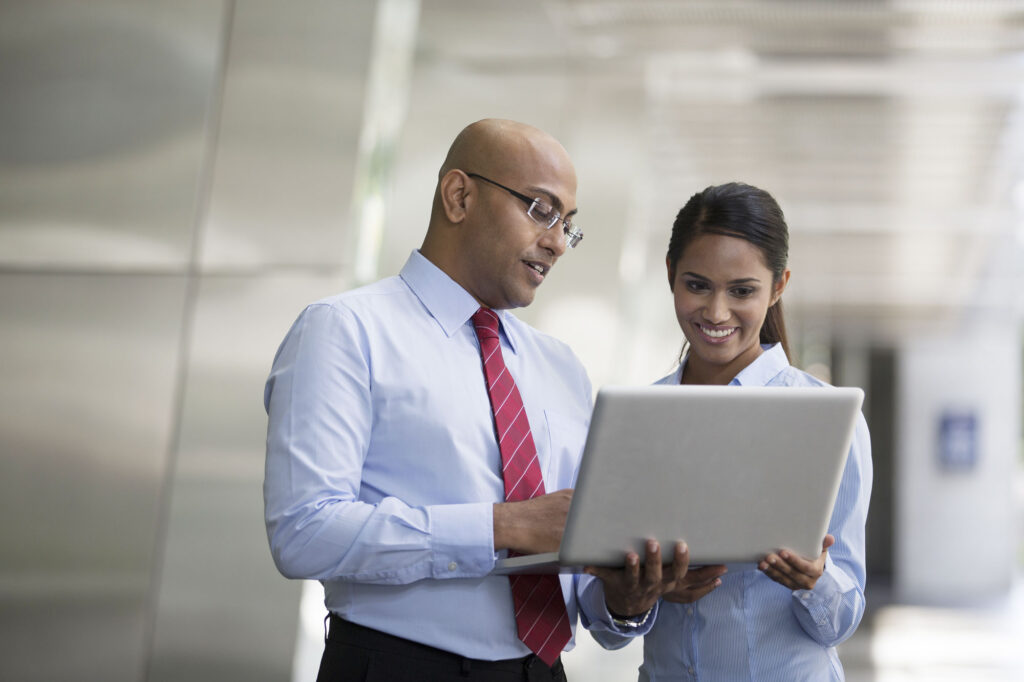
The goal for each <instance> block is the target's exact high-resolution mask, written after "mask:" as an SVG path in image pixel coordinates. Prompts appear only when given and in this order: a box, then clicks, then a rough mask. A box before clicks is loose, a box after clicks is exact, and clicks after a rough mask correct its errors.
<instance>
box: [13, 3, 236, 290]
mask: <svg viewBox="0 0 1024 682" xmlns="http://www.w3.org/2000/svg"><path fill="white" fill-rule="evenodd" d="M223 7H224V5H223V3H220V2H203V1H202V0H161V1H157V2H146V3H134V2H113V1H109V0H107V1H97V2H89V3H82V2H75V1H74V0H63V1H58V0H43V1H42V2H8V3H2V4H0V93H3V94H2V96H0V266H4V265H6V266H17V267H19V268H32V267H50V268H68V267H74V268H81V267H89V268H97V267H98V268H104V269H107V268H116V269H121V270H125V269H128V270H131V271H140V270H147V269H152V268H160V269H163V270H166V269H168V268H176V269H180V268H183V267H184V266H185V264H186V263H187V261H188V256H189V253H190V251H191V249H192V235H193V229H192V228H193V226H194V224H195V208H196V188H197V176H198V173H199V169H200V166H201V164H202V162H203V149H204V144H205V140H206V137H205V129H204V125H205V118H206V116H207V110H208V107H209V103H210V98H211V95H212V94H213V93H212V90H213V88H214V87H215V84H216V78H215V76H216V63H217V54H218V44H219V39H220V32H221V27H222V18H223Z"/></svg>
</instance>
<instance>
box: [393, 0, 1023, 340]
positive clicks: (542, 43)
mask: <svg viewBox="0 0 1024 682" xmlns="http://www.w3.org/2000/svg"><path fill="white" fill-rule="evenodd" d="M416 41H417V43H416V50H415V56H414V59H415V66H414V71H413V78H412V86H411V87H412V94H411V98H410V105H409V111H408V120H407V124H406V128H405V131H404V132H403V144H404V145H406V147H407V149H408V148H410V147H411V148H416V149H418V150H419V151H422V153H423V156H422V157H420V158H421V160H420V159H419V158H418V159H417V160H420V163H421V164H426V168H427V169H429V171H430V172H431V173H432V172H434V171H436V160H435V159H439V158H440V156H438V155H436V154H435V155H434V156H433V157H431V156H430V154H433V153H434V152H433V151H431V152H430V153H428V151H427V150H428V149H430V150H433V149H435V148H441V147H443V146H445V145H446V144H447V141H448V140H450V134H449V133H448V130H449V129H450V128H451V120H452V116H453V110H465V111H466V112H467V116H466V117H465V118H464V119H461V120H472V119H473V118H475V117H478V116H477V114H479V116H485V115H508V116H511V117H518V118H526V119H527V120H530V121H531V122H534V123H537V124H538V125H540V126H541V127H546V128H547V129H549V130H551V131H552V132H553V133H555V134H556V136H558V137H560V138H561V139H562V140H563V141H564V142H565V143H566V146H567V147H569V149H570V152H571V153H572V154H573V156H574V158H575V159H576V161H577V169H578V171H579V176H580V193H579V200H580V210H581V217H580V222H581V223H582V224H584V225H585V226H586V229H587V232H588V238H587V239H586V240H584V242H583V245H582V247H581V249H580V251H579V253H578V254H571V255H570V256H569V257H567V258H566V259H563V264H565V265H564V269H565V270H567V271H569V272H568V274H567V273H565V272H563V273H562V276H564V277H566V279H565V280H555V279H553V281H552V286H551V288H561V287H564V291H566V292H575V293H576V294H579V293H580V292H581V291H592V292H595V293H601V292H604V293H603V294H602V295H604V296H605V297H607V296H612V295H616V296H618V297H619V298H620V299H621V297H622V295H623V291H626V292H632V295H633V296H636V295H638V294H639V295H643V293H644V292H646V291H653V290H655V289H657V290H661V289H664V288H665V287H664V275H663V270H662V268H663V265H662V263H663V259H664V249H665V246H666V244H667V240H668V231H669V229H670V226H671V221H672V218H673V217H674V215H675V212H676V211H678V209H679V207H680V206H681V205H682V204H683V203H684V202H685V201H686V199H687V198H688V197H689V196H690V195H691V194H692V193H694V192H695V191H698V190H700V189H702V188H703V187H705V186H707V185H709V184H716V183H719V182H725V181H729V180H742V181H746V182H749V183H751V184H755V185H758V186H761V187H763V188H765V189H767V190H769V191H770V192H772V193H773V194H774V195H775V196H776V198H778V199H779V201H780V203H781V205H782V207H783V209H784V210H785V211H786V214H787V217H788V220H789V224H790V229H791V234H792V238H791V266H792V268H793V270H794V279H793V284H792V287H791V290H790V292H789V293H788V294H787V302H788V304H789V309H790V314H792V315H795V316H797V317H801V316H804V317H807V316H809V315H810V314H813V315H814V317H815V318H816V319H818V320H826V321H827V324H828V326H829V328H830V329H832V330H833V332H836V333H858V334H861V335H864V334H867V335H868V336H871V337H892V336H894V335H895V336H899V335H901V334H903V333H906V332H911V331H918V330H920V329H921V325H922V324H924V325H928V324H934V323H935V322H936V321H941V320H949V319H951V318H959V317H962V313H963V312H964V311H965V310H968V309H974V308H980V309H982V310H983V311H984V310H991V309H999V308H1000V307H1003V308H1004V309H1005V307H1006V306H1009V307H1010V309H1011V310H1013V309H1015V310H1016V312H1015V313H1014V314H1017V315H1020V314H1021V313H1022V312H1024V307H1022V306H1021V304H1020V303H1019V302H1020V300H1021V296H1020V294H1019V293H1018V289H1019V285H1020V283H1021V281H1022V276H1024V268H1022V266H1021V254H1022V247H1021V242H1022V239H1021V234H1022V232H1021V229H1020V228H1019V227H1018V223H1019V218H1018V217H1017V216H1018V214H1019V211H1018V210H1017V207H1016V206H1015V204H1014V196H1015V195H1016V196H1018V197H1024V191H1022V190H1021V189H1019V188H1020V187H1022V185H1021V181H1022V179H1024V168H1022V160H1024V155H1022V151H1024V131H1022V119H1021V96H1022V94H1024V58H1022V54H1024V53H1022V49H1024V2H1020V1H994V0H963V1H959V2H958V1H955V0H943V1H937V0H935V1H929V2H913V1H904V2H867V1H857V0H853V1H845V2H832V1H828V0H823V1H813V0H807V1H793V0H790V1H778V2H776V1H770V0H762V1H753V0H746V1H740V2H728V1H726V0H709V1H701V0H693V1H676V2H673V1H669V0H661V1H653V0H650V1H644V0H640V1H625V0H622V1H600V0H595V1H591V0H568V1H561V2H559V1H555V0H550V1H547V2H545V1H536V2H522V3H516V4H514V5H513V4H510V3H505V2H496V1H493V0H487V1H485V2H474V3H463V2H458V1H456V0H427V1H425V2H423V3H422V5H421V7H420V18H419V31H418V35H417V38H416ZM439 130H443V131H444V134H443V135H440V136H439ZM452 133H454V130H453V131H452ZM419 138H423V139H419ZM410 154H413V155H414V152H409V151H407V152H406V159H407V160H409V159H410V158H411V157H410ZM416 181H417V182H418V181H419V178H417V179H416ZM409 182H412V179H411V178H409ZM401 183H402V178H399V179H398V186H399V189H401V188H402V184H401ZM424 205H425V204H423V203H418V204H417V205H416V207H415V208H416V210H417V211H420V209H421V208H422V206H424ZM398 215H399V216H403V215H404V214H402V211H401V209H399V210H398ZM414 215H415V216H421V213H415V212H410V213H409V214H407V216H406V217H407V218H409V219H411V218H412V216H414ZM409 222H410V220H408V219H407V220H403V221H396V222H395V226H396V229H398V230H401V229H408V230H412V232H411V234H419V233H421V231H422V227H423V219H422V217H419V218H417V219H415V220H412V224H411V225H409ZM401 225H406V226H407V227H404V228H403V227H400V226H401ZM399 251H400V253H396V254H395V255H394V257H393V258H394V259H395V260H397V259H404V256H405V254H406V253H407V250H406V249H405V248H401V249H399ZM569 258H572V259H577V258H579V259H581V260H584V259H585V260H586V263H587V264H586V266H584V265H583V264H582V263H575V262H574V263H572V264H570V263H569ZM385 260H386V258H385ZM563 264H560V265H559V268H563ZM612 269H613V271H614V272H615V274H616V275H617V277H615V278H609V277H608V273H609V270H612ZM556 282H558V283H557V284H556ZM615 292H617V293H615ZM539 300H540V299H539ZM657 305H658V306H660V305H661V303H660V302H659V303H658V304H657ZM664 312H665V311H664V310H661V309H660V308H659V309H658V312H657V313H656V314H657V315H658V316H660V317H665V316H664ZM619 314H620V317H621V316H622V305H619ZM653 314H655V313H652V315H653ZM627 317H628V316H627ZM669 322H671V320H669ZM865 330H867V331H865ZM667 331H668V330H667V329H666V333H667Z"/></svg>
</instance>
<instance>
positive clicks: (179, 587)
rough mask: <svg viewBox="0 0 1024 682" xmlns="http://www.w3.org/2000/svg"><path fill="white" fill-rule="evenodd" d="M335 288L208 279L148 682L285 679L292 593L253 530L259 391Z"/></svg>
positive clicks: (320, 282) (260, 430) (260, 444)
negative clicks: (291, 333)
mask: <svg viewBox="0 0 1024 682" xmlns="http://www.w3.org/2000/svg"><path fill="white" fill-rule="evenodd" d="M341 287H342V283H341V281H340V278H337V277H335V278H331V277H318V276H305V275H302V276H300V275H288V276H252V277H250V276H244V277H207V278H205V279H204V280H203V282H202V285H201V287H200V290H199V297H198V303H197V309H196V317H195V322H194V326H193V338H192V341H191V344H190V345H191V348H192V351H191V359H190V363H189V368H188V374H187V379H186V389H185V404H184V414H183V419H182V424H181V440H180V451H179V453H178V455H177V467H176V471H175V473H174V478H173V481H172V486H171V490H172V496H171V510H170V518H169V523H168V534H167V540H166V551H165V554H164V557H165V560H164V566H163V570H162V572H161V573H162V579H161V584H160V586H159V599H158V610H157V622H156V633H155V642H154V647H153V660H152V665H151V667H150V671H149V677H148V679H149V680H150V682H162V681H165V680H182V679H187V680H190V681H192V682H202V681H204V680H210V681H211V682H212V681H214V680H216V681H218V682H222V681H224V680H234V679H237V680H247V681H256V680H266V681H267V682H271V681H274V682H276V681H278V680H284V679H288V677H289V675H290V671H291V665H292V651H293V649H294V646H295V636H296V627H297V623H298V612H299V583H298V582H289V581H287V580H285V579H284V578H283V577H281V575H280V574H278V573H277V571H276V570H275V568H274V564H273V561H272V560H271V558H270V552H269V550H268V547H267V535H266V530H265V529H264V525H263V497H262V483H263V459H264V448H265V435H266V428H267V416H266V413H265V412H264V409H263V402H262V401H263V385H264V382H265V381H266V378H267V373H268V372H269V368H270V363H271V360H272V359H273V357H274V353H275V351H276V350H277V345H278V344H279V343H280V341H281V339H282V338H283V337H284V333H285V332H286V331H287V329H288V327H289V326H290V325H291V322H292V321H293V320H294V318H295V316H296V315H297V314H298V312H299V311H300V310H301V309H302V307H303V306H304V305H305V304H306V303H308V302H310V301H313V300H316V299H318V298H321V297H323V296H325V295H328V294H330V293H334V292H336V291H338V290H340V288H341Z"/></svg>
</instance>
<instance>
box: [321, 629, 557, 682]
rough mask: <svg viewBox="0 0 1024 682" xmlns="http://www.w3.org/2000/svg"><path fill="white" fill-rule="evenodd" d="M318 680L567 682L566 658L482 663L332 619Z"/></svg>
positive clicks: (367, 681)
mask: <svg viewBox="0 0 1024 682" xmlns="http://www.w3.org/2000/svg"><path fill="white" fill-rule="evenodd" d="M330 623H331V625H330V631H329V633H328V635H327V640H326V641H325V642H324V655H323V658H322V659H321V660H320V673H319V674H318V675H317V678H316V679H317V682H434V681H436V682H566V679H565V670H564V669H563V668H562V659H558V660H557V661H555V664H554V666H552V667H550V668H549V667H548V666H547V664H546V663H544V661H542V660H540V659H539V658H537V657H536V656H533V655H530V656H526V657H525V658H513V659H508V660H504V661H482V660H477V659H475V658H466V657H464V656H459V655H458V654H453V653H449V652H447V651H442V650H441V649H435V648H433V647H429V646H426V645H424V644H419V643H417V642H411V641H409V640H407V639H402V638H401V637H395V636H394V635H389V634H386V633H383V632H379V631H378V630H372V629H370V628H366V627H363V626H362V625H356V624H355V623H350V622H348V621H346V620H342V619H341V618H338V617H337V616H335V615H334V614H331V616H330Z"/></svg>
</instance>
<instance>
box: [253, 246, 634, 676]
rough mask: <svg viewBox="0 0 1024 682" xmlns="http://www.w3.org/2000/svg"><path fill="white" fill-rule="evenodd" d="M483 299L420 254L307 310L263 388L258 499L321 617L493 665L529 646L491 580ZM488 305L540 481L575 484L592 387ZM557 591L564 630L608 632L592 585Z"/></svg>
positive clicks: (490, 442)
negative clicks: (314, 582) (320, 594)
mask: <svg viewBox="0 0 1024 682" xmlns="http://www.w3.org/2000/svg"><path fill="white" fill-rule="evenodd" d="M478 307H479V305H478V303H477V302H476V301H475V300H474V298H473V297H472V296H471V295H470V294H469V293H468V292H466V291H465V290H464V289H463V288H462V287H460V286H459V285H458V284H456V283H455V282H454V281H453V280H452V279H450V278H449V277H448V276H447V275H446V274H445V273H444V272H442V271H441V270H440V269H438V268H437V267H436V266H434V265H433V264H432V263H431V262H430V261H428V260H427V259H426V258H424V257H423V256H422V255H421V254H420V253H419V252H418V251H414V252H413V253H412V255H411V256H410V257H409V260H408V261H407V262H406V265H405V267H404V268H403V269H402V271H401V274H400V276H397V277H391V278H388V279H384V280H381V281H379V282H377V283H375V284H371V285H369V286H366V287H363V288H360V289H356V290H354V291H349V292H346V293H343V294H340V295H337V296H334V297H331V298H327V299H324V300H321V301H318V302H316V303H313V304H311V305H310V306H308V307H307V308H306V309H305V310H304V311H303V312H302V313H301V314H300V315H299V317H298V319H297V320H296V321H295V323H294V325H293V326H292V328H291V330H290V331H289V332H288V334H287V336H286V337H285V339H284V341H283V342H282V344H281V347H280V349H279V350H278V352H277V356H276V357H275V359H274V364H273V369H272V371H271V373H270V377H269V378H268V380H267V384H266V390H265V396H264V403H265V406H266V409H267V414H268V415H269V426H268V432H267V460H266V478H265V482H264V501H265V514H266V524H267V535H268V538H269V540H270V548H271V552H272V554H273V557H274V561H275V563H276V564H277V567H278V569H279V570H280V571H281V573H283V574H284V575H286V576H288V577H291V578H309V579H318V580H320V581H321V582H322V583H323V585H324V589H325V593H326V605H327V608H328V609H329V610H330V611H331V612H333V613H336V614H338V615H339V616H341V617H343V618H345V619H346V620H349V621H352V622H355V623H359V624H361V625H364V626H367V627H370V628H374V629H376V630H380V631H383V632H387V633H390V634H393V635H396V636H399V637H403V638H406V639H410V640H413V641H417V642H421V643H424V644H427V645H429V646H433V647H437V648H440V649H444V650H447V651H451V652H454V653H458V654H460V655H463V656H467V657H470V658H478V659H488V660H498V659H507V658H518V657H522V656H525V655H527V654H529V653H530V651H529V649H527V648H526V646H525V645H524V644H523V643H522V642H520V641H519V638H518V637H517V636H516V630H515V618H514V616H513V610H512V596H511V590H510V587H509V581H508V578H507V577H505V576H488V573H489V572H490V571H491V570H492V569H493V567H494V562H495V559H496V558H497V557H496V554H495V552H494V537H493V518H492V505H493V504H494V503H495V502H501V501H503V500H504V485H503V481H502V477H501V464H500V462H501V455H500V452H499V450H498V443H497V440H496V438H495V433H494V422H493V416H492V414H491V407H490V401H489V398H488V394H487V386H486V383H485V380H484V376H483V370H482V364H481V359H480V350H479V342H478V341H477V337H476V334H475V332H474V330H473V325H472V323H471V322H470V316H471V315H472V314H473V313H474V312H476V310H477V309H478ZM499 316H500V318H501V325H502V326H501V339H500V340H501V350H502V354H503V355H504V359H505V363H506V365H507V366H508V369H509V372H511V374H512V376H513V377H514V378H515V380H516V384H517V385H518V387H519V391H520V393H521V395H522V397H523V402H524V404H525V406H526V412H527V416H528V418H529V421H530V427H531V431H532V433H533V439H534V442H535V443H536V446H537V456H538V458H539V461H540V465H541V470H542V472H543V475H544V482H545V488H546V490H547V491H548V492H553V491H555V490H558V489H561V488H568V487H571V486H572V485H573V484H574V481H575V476H576V470H577V467H578V465H579V459H580V456H581V453H582V449H583V444H584V440H585V438H586V433H587V427H588V424H589V421H590V412H591V396H592V393H591V386H590V381H589V380H588V378H587V375H586V372H585V370H584V368H583V366H582V365H581V364H580V362H579V360H578V359H577V358H576V356H575V355H574V354H573V353H572V351H571V350H570V349H569V347H568V346H566V345H565V344H564V343H562V342H560V341H558V340H556V339H554V338H552V337H550V336H547V335H545V334H541V333H540V332H538V331H536V330H534V329H532V328H531V327H529V326H528V325H526V324H524V323H523V322H521V321H519V320H518V319H516V318H515V316H513V315H512V314H510V313H508V312H506V311H499ZM562 591H563V594H564V596H565V598H566V604H567V609H568V611H569V620H570V623H571V624H572V626H573V629H574V632H575V624H576V616H577V612H578V611H582V614H583V616H582V617H583V622H584V625H586V626H588V627H594V628H596V629H601V628H607V629H610V630H613V631H616V627H615V626H614V625H613V624H612V623H611V616H610V615H609V614H608V612H607V609H606V608H605V604H604V593H603V590H602V586H601V583H600V581H597V580H595V579H593V578H591V577H590V576H580V577H576V578H574V577H572V576H563V577H562ZM646 629H649V627H648V628H644V630H646ZM568 648H572V644H570V645H569V647H568Z"/></svg>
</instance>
